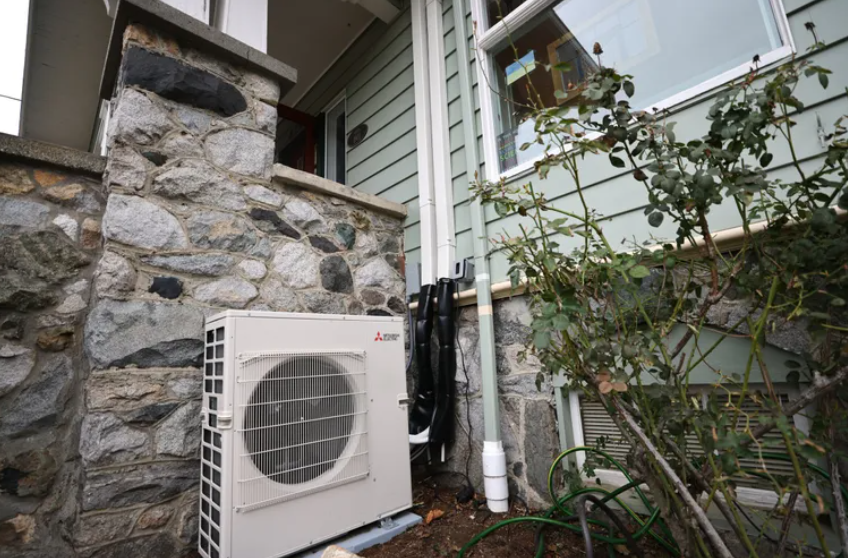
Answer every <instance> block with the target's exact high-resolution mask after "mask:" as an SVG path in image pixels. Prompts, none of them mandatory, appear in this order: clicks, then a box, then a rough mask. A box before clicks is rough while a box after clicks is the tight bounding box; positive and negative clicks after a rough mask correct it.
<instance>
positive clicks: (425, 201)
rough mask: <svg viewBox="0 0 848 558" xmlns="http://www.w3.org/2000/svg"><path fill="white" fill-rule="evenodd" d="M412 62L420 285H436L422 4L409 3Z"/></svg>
mask: <svg viewBox="0 0 848 558" xmlns="http://www.w3.org/2000/svg"><path fill="white" fill-rule="evenodd" d="M410 11H411V16H412V59H413V66H412V68H413V76H414V80H415V140H416V145H417V157H418V207H419V209H420V217H419V219H420V229H421V284H422V285H427V284H431V285H434V284H435V282H436V266H435V262H436V228H435V225H436V217H435V215H436V205H435V201H434V196H433V141H432V138H433V134H432V122H431V120H430V87H429V83H430V68H429V59H428V54H427V52H428V49H427V17H426V6H425V0H412V3H411V6H410Z"/></svg>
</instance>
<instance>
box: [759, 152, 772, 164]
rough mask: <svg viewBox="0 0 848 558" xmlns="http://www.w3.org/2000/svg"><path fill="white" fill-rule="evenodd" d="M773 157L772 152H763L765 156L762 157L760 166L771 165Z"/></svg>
mask: <svg viewBox="0 0 848 558" xmlns="http://www.w3.org/2000/svg"><path fill="white" fill-rule="evenodd" d="M772 159H774V155H772V154H771V153H763V156H762V157H760V166H763V167H767V166H769V164H770V163H771V160H772Z"/></svg>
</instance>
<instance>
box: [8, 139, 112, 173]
mask: <svg viewBox="0 0 848 558" xmlns="http://www.w3.org/2000/svg"><path fill="white" fill-rule="evenodd" d="M2 155H6V156H8V157H9V158H12V159H20V160H23V161H26V162H29V163H46V164H48V165H53V166H56V167H60V168H62V169H64V170H67V171H73V172H78V173H80V174H86V175H90V176H94V177H98V178H99V177H100V176H101V175H102V174H103V171H104V169H105V168H106V158H105V157H101V156H100V155H95V154H94V153H89V152H87V151H78V150H76V149H71V148H70V147H63V146H61V145H56V144H53V143H45V142H43V141H36V140H31V139H26V138H21V137H18V136H10V135H8V134H3V133H0V156H2Z"/></svg>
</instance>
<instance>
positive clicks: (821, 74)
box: [819, 72, 830, 89]
mask: <svg viewBox="0 0 848 558" xmlns="http://www.w3.org/2000/svg"><path fill="white" fill-rule="evenodd" d="M819 83H820V84H821V86H822V87H823V88H824V89H827V85H828V83H830V80H828V77H827V74H825V73H824V72H819Z"/></svg>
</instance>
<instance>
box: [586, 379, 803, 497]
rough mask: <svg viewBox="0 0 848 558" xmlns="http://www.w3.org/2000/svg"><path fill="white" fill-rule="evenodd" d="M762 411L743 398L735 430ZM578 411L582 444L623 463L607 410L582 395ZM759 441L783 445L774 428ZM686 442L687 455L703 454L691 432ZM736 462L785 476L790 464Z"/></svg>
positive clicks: (740, 479)
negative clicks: (601, 451) (581, 424)
mask: <svg viewBox="0 0 848 558" xmlns="http://www.w3.org/2000/svg"><path fill="white" fill-rule="evenodd" d="M692 396H693V397H699V398H703V397H706V394H705V393H703V392H693V393H692ZM778 396H779V397H780V398H781V402H782V403H784V404H786V403H788V402H789V400H790V395H789V394H788V393H780V394H779V395H778ZM727 398H728V395H727V394H720V395H719V397H718V403H719V404H725V403H727ZM737 399H738V396H734V401H733V404H734V405H735V404H736V403H737ZM762 412H763V411H762V409H761V408H760V407H759V406H758V404H757V403H755V402H754V401H751V400H750V399H746V400H745V401H743V403H742V406H741V412H740V416H739V419H738V421H737V422H738V430H739V431H740V432H741V431H743V430H744V429H745V428H746V422H747V421H750V420H754V421H755V422H754V423H753V424H752V425H751V427H755V426H757V425H758V424H759V423H758V422H756V418H753V419H752V417H756V415H757V413H762ZM580 414H581V419H582V422H583V441H584V443H585V445H587V446H589V447H594V448H599V449H603V450H604V451H605V452H606V453H608V454H610V455H611V456H612V457H614V458H615V459H616V460H617V461H619V462H621V463H622V464H624V463H625V461H626V456H627V453H628V452H629V451H630V445H629V444H628V443H627V441H626V440H625V439H624V438H623V437H622V435H621V432H620V431H619V429H618V427H617V426H616V424H615V422H613V420H612V419H611V418H610V416H609V413H607V411H606V409H604V406H603V405H602V404H601V403H600V402H598V401H590V400H588V399H586V398H582V399H581V400H580ZM762 441H763V447H762V450H763V451H764V452H771V453H784V450H783V449H782V448H784V447H785V446H784V445H783V441H782V437H781V434H780V432H778V431H777V430H774V431H772V432H770V433H768V434H766V435H765V436H764V437H763V439H762ZM686 442H687V448H688V452H689V455H691V456H692V457H697V456H700V455H703V449H702V448H701V445H700V444H699V443H698V439H697V437H696V436H695V435H694V434H689V435H687V436H686ZM592 459H594V462H595V463H599V458H592ZM739 462H740V465H741V466H742V467H744V468H746V469H753V470H757V471H761V472H767V473H768V474H770V475H773V476H787V475H792V474H793V471H792V464H791V463H789V462H786V461H782V460H777V459H757V458H746V459H740V460H739ZM734 481H735V482H736V483H737V484H738V485H741V486H748V487H751V488H766V489H771V483H770V482H769V481H768V480H767V479H763V478H759V477H755V476H747V475H739V476H737V477H735V478H734Z"/></svg>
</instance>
